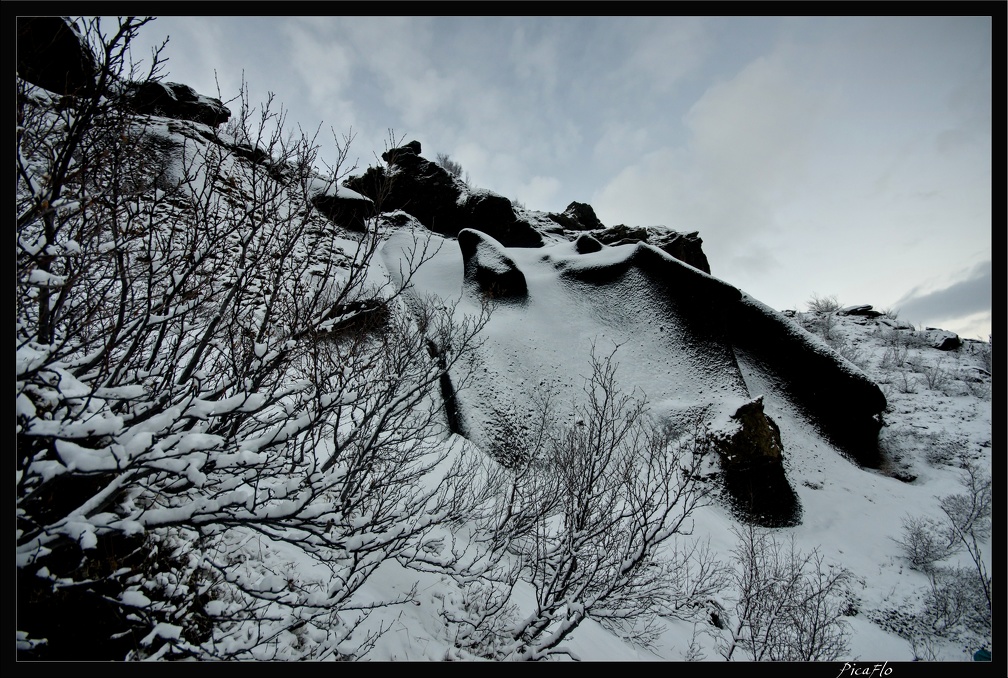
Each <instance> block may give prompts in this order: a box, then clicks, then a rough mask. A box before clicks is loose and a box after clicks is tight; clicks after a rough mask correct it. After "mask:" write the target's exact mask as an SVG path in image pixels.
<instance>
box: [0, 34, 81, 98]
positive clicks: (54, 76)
mask: <svg viewBox="0 0 1008 678" xmlns="http://www.w3.org/2000/svg"><path fill="white" fill-rule="evenodd" d="M17 73H18V76H20V77H21V78H22V79H24V80H26V81H27V82H30V83H32V84H33V85H38V86H39V87H42V88H45V89H47V90H49V91H50V92H55V93H56V94H77V93H80V92H82V91H84V90H88V89H90V88H92V87H94V84H95V76H96V75H97V73H98V67H97V63H96V62H95V58H94V55H93V54H92V53H91V50H90V48H89V47H88V46H87V43H86V42H85V41H84V37H83V35H81V32H80V30H79V29H78V28H77V26H76V25H75V24H74V23H73V22H72V21H70V19H68V18H67V17H59V16H41V17H18V19H17Z"/></svg>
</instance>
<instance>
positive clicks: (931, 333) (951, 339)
mask: <svg viewBox="0 0 1008 678" xmlns="http://www.w3.org/2000/svg"><path fill="white" fill-rule="evenodd" d="M924 335H925V337H927V341H928V343H929V344H931V346H933V347H934V348H936V349H938V350H939V351H954V350H956V349H957V348H959V347H960V346H962V339H960V338H959V335H958V334H956V333H955V332H949V331H948V330H940V329H937V328H935V327H928V328H927V329H926V330H925V332H924Z"/></svg>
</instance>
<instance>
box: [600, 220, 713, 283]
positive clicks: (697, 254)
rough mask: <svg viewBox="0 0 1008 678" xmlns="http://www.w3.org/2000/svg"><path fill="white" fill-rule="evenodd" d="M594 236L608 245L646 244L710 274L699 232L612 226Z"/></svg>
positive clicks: (622, 225) (621, 225) (620, 225)
mask: <svg viewBox="0 0 1008 678" xmlns="http://www.w3.org/2000/svg"><path fill="white" fill-rule="evenodd" d="M592 235H594V236H595V238H597V239H598V241H599V242H601V243H604V244H606V245H626V244H630V243H635V242H646V243H648V244H649V245H654V246H655V247H657V248H658V249H660V250H662V251H664V252H668V253H669V254H671V255H672V256H673V257H675V258H676V259H678V260H679V261H682V262H684V263H687V264H689V265H690V266H692V267H693V268H698V269H700V270H701V271H703V272H704V273H710V272H711V271H710V264H709V263H708V261H707V255H706V254H704V251H703V247H702V245H703V240H701V239H700V233H699V231H693V232H692V233H680V232H679V231H673V230H667V229H654V228H647V227H644V226H639V227H636V228H635V227H631V226H626V225H624V224H619V225H617V226H612V227H610V228H607V229H605V230H603V231H600V232H595V233H593V234H592Z"/></svg>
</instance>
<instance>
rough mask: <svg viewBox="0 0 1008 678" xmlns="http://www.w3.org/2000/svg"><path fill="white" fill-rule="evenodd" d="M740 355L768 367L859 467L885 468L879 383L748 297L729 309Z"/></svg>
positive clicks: (728, 316)
mask: <svg viewBox="0 0 1008 678" xmlns="http://www.w3.org/2000/svg"><path fill="white" fill-rule="evenodd" d="M724 312H725V316H726V317H727V318H728V319H729V321H728V329H729V333H730V336H731V341H732V343H733V345H734V346H735V350H736V352H743V353H744V354H745V355H746V356H747V357H748V358H749V359H750V360H752V361H753V362H754V363H755V364H760V365H763V366H765V367H766V368H767V369H768V370H769V371H771V372H772V373H773V374H774V375H775V376H776V378H777V379H778V380H779V382H780V385H781V387H782V388H783V389H784V390H785V391H786V392H787V393H788V394H789V395H790V397H791V399H792V400H793V401H794V402H795V403H796V404H797V405H798V406H799V407H801V408H802V409H804V410H805V411H806V412H807V413H808V414H809V415H810V416H811V418H812V419H813V420H814V421H815V422H816V423H818V424H819V426H820V428H821V429H822V431H823V432H824V433H825V434H826V435H827V436H828V437H830V438H831V439H832V440H833V441H834V443H835V444H836V445H837V446H838V447H840V448H841V449H843V450H845V451H846V452H847V453H848V454H849V455H850V456H851V457H852V458H853V459H855V460H856V461H858V462H859V463H861V464H863V465H865V466H869V467H877V466H878V465H879V464H880V463H881V458H880V453H879V448H878V433H879V430H880V429H881V427H882V412H883V411H884V410H885V408H886V404H887V403H886V398H885V395H884V394H883V393H882V390H881V389H880V388H879V387H878V385H877V384H875V382H873V381H872V380H871V379H869V378H868V377H867V376H865V375H864V373H862V372H861V371H860V370H857V369H856V368H854V367H853V366H851V365H850V364H849V363H847V361H845V360H843V359H842V358H840V357H839V356H838V355H837V354H836V353H834V352H833V351H831V350H830V349H829V348H828V347H826V346H825V345H824V344H822V343H821V342H818V341H816V340H815V338H814V337H813V336H812V335H811V334H809V333H808V332H806V331H805V330H803V329H802V328H801V327H799V326H798V325H797V324H796V323H794V322H792V321H790V320H788V318H786V317H785V316H784V315H783V314H782V313H779V312H777V311H775V310H773V309H771V308H770V307H768V306H766V305H765V304H762V303H760V302H759V301H756V300H755V299H753V298H751V297H749V296H748V295H743V296H741V297H740V298H739V299H738V301H736V302H734V303H733V304H731V305H730V306H728V307H726V308H725V310H724Z"/></svg>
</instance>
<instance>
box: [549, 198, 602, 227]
mask: <svg viewBox="0 0 1008 678" xmlns="http://www.w3.org/2000/svg"><path fill="white" fill-rule="evenodd" d="M547 216H548V217H549V218H550V219H552V220H553V221H555V222H557V223H558V224H560V225H561V226H563V227H564V228H565V229H567V230H569V231H597V230H601V229H603V228H605V226H603V225H602V222H601V221H599V218H598V217H597V216H595V210H594V209H592V206H591V205H589V204H588V203H583V202H572V203H571V204H569V205H567V209H565V210H564V211H563V212H560V213H557V212H550V213H549V214H548V215H547Z"/></svg>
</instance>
